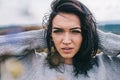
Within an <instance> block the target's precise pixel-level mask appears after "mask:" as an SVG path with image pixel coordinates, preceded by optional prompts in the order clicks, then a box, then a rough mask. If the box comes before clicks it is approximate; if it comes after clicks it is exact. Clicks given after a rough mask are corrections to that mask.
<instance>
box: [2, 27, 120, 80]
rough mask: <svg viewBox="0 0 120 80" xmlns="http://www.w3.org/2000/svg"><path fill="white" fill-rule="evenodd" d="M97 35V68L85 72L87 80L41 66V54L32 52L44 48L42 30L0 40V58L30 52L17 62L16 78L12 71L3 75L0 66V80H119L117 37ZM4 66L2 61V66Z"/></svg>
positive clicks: (68, 69) (119, 43)
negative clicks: (18, 66)
mask: <svg viewBox="0 0 120 80" xmlns="http://www.w3.org/2000/svg"><path fill="white" fill-rule="evenodd" d="M97 31H98V36H99V40H100V43H99V48H100V49H101V50H102V52H101V53H100V54H98V55H96V57H97V59H98V67H96V66H94V67H93V68H92V69H91V70H90V71H89V72H88V75H89V77H85V76H83V75H80V76H79V78H77V79H76V78H74V76H72V74H71V73H72V71H71V70H72V66H70V65H65V72H64V73H59V72H56V71H55V70H51V69H49V68H48V67H45V66H44V65H43V63H44V62H45V61H44V60H45V57H46V54H45V53H44V52H41V53H37V52H36V53H35V54H34V51H33V50H34V49H36V48H40V49H44V48H46V47H47V46H46V41H45V37H44V30H43V29H41V30H33V31H28V32H21V33H18V34H12V35H4V36H0V56H1V57H2V56H4V55H7V54H9V55H13V56H19V55H23V54H24V53H25V51H26V52H29V51H31V52H29V53H31V55H29V56H26V57H25V58H23V59H21V60H19V62H20V63H19V62H18V65H20V64H22V70H23V71H22V74H21V75H20V76H19V77H18V76H17V77H16V76H15V72H14V70H13V71H12V70H9V69H8V71H6V70H4V68H5V66H1V68H2V70H1V72H2V73H1V80H10V78H11V80H119V79H120V76H119V75H120V56H119V54H120V36H119V35H116V34H112V33H105V32H103V31H100V30H97ZM32 53H33V54H32ZM2 64H3V63H2ZM7 64H8V62H7V61H6V62H5V63H4V64H3V65H7ZM20 70H21V67H20ZM18 72H19V71H18ZM16 74H17V73H16ZM8 77H9V78H8Z"/></svg>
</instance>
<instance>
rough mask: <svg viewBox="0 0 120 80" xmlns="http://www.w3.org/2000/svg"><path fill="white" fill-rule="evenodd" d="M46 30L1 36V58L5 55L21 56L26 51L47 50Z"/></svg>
mask: <svg viewBox="0 0 120 80" xmlns="http://www.w3.org/2000/svg"><path fill="white" fill-rule="evenodd" d="M44 32H45V30H44V29H40V30H33V31H26V32H21V33H17V34H9V35H1V36H0V56H1V55H4V54H8V53H9V55H19V54H22V52H23V51H24V50H26V49H27V50H32V49H35V48H40V49H44V48H46V41H45V36H44Z"/></svg>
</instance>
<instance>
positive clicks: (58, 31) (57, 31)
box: [53, 30, 63, 33]
mask: <svg viewBox="0 0 120 80" xmlns="http://www.w3.org/2000/svg"><path fill="white" fill-rule="evenodd" d="M53 32H54V33H60V32H63V31H62V30H54V31H53Z"/></svg>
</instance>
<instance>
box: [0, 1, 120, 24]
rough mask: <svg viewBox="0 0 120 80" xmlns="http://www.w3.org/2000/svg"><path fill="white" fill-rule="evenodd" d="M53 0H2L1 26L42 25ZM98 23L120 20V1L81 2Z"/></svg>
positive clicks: (0, 4) (0, 10)
mask: <svg viewBox="0 0 120 80" xmlns="http://www.w3.org/2000/svg"><path fill="white" fill-rule="evenodd" d="M51 1H52V0H0V25H10V24H41V22H42V18H43V16H44V14H45V13H46V12H48V11H49V8H50V3H51ZM79 1H81V2H82V3H84V4H85V5H86V6H87V7H88V8H89V9H90V10H91V11H92V13H93V14H94V16H95V18H96V20H97V21H110V20H120V4H119V3H120V0H79Z"/></svg>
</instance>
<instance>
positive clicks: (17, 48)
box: [0, 0, 120, 80]
mask: <svg viewBox="0 0 120 80" xmlns="http://www.w3.org/2000/svg"><path fill="white" fill-rule="evenodd" d="M45 19H46V18H45ZM44 26H47V28H46V29H42V30H36V31H29V32H23V33H19V34H14V35H6V36H1V37H0V38H1V39H0V40H1V41H0V44H1V46H0V49H1V52H0V55H1V56H4V55H5V54H9V55H10V54H11V55H13V56H16V57H17V58H18V59H19V61H21V62H22V64H23V66H24V73H23V75H22V76H21V77H20V80H119V78H120V76H119V75H120V57H119V56H118V55H119V54H120V45H119V44H120V36H118V35H115V34H112V33H104V32H102V31H100V30H96V22H95V21H94V17H93V15H92V13H91V12H90V11H89V9H88V8H87V7H86V6H85V5H84V4H82V3H81V2H79V1H77V0H54V1H53V2H52V4H51V13H50V15H49V18H48V20H47V22H46V23H44ZM44 33H45V34H44ZM44 36H45V37H44ZM46 47H47V48H48V53H45V52H41V53H35V52H34V49H35V48H41V49H43V48H46ZM6 48H7V49H8V50H7V51H6V50H5V49H6ZM98 48H100V49H101V50H102V52H101V53H99V54H97V50H98ZM17 53H18V54H17ZM1 74H2V73H1ZM2 78H4V77H2Z"/></svg>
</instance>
